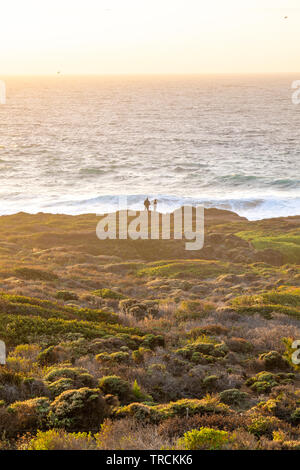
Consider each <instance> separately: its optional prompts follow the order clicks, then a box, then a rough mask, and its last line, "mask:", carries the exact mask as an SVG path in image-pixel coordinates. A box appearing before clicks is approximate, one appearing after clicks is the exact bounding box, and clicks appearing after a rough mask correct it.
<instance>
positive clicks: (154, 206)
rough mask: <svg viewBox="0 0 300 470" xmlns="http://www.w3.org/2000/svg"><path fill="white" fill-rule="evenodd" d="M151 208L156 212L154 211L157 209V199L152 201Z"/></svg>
mask: <svg viewBox="0 0 300 470" xmlns="http://www.w3.org/2000/svg"><path fill="white" fill-rule="evenodd" d="M153 208H154V210H155V211H156V209H157V199H154V201H153Z"/></svg>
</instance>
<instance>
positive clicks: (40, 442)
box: [27, 429, 96, 450]
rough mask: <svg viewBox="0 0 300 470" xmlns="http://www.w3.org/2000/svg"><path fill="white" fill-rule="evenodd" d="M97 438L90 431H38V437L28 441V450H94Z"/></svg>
mask: <svg viewBox="0 0 300 470" xmlns="http://www.w3.org/2000/svg"><path fill="white" fill-rule="evenodd" d="M95 448H96V443H95V440H94V439H93V437H92V435H91V434H90V433H89V434H87V433H84V432H80V433H68V432H66V431H63V430H56V429H51V430H50V431H45V432H43V431H38V432H37V435H36V437H34V438H33V439H31V440H30V441H29V443H28V446H27V450H93V449H95Z"/></svg>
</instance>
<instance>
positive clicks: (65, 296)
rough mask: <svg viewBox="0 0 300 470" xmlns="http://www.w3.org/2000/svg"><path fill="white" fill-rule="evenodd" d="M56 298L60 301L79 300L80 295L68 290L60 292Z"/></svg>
mask: <svg viewBox="0 0 300 470" xmlns="http://www.w3.org/2000/svg"><path fill="white" fill-rule="evenodd" d="M55 297H56V298H57V299H60V300H65V301H67V300H78V295H77V294H76V293H75V292H69V291H67V290H59V291H57V292H56V294H55Z"/></svg>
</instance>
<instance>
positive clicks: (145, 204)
mask: <svg viewBox="0 0 300 470" xmlns="http://www.w3.org/2000/svg"><path fill="white" fill-rule="evenodd" d="M152 204H153V210H154V211H156V209H157V199H154V201H153V202H152ZM144 206H145V209H146V210H147V211H149V210H150V206H151V202H150V201H149V199H148V197H147V198H146V199H145V201H144Z"/></svg>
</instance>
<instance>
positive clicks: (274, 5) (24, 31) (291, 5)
mask: <svg viewBox="0 0 300 470" xmlns="http://www.w3.org/2000/svg"><path fill="white" fill-rule="evenodd" d="M285 16H288V18H287V19H284V17H285ZM0 17H1V24H0V77H1V76H6V75H53V74H56V73H57V72H58V71H60V72H61V73H63V74H66V75H69V74H72V75H73V74H202V73H203V74H209V73H285V72H300V53H299V44H300V27H299V26H300V2H299V0H208V1H207V0H42V1H41V0H3V1H2V2H1V5H0Z"/></svg>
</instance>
